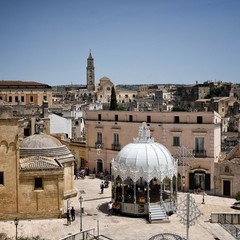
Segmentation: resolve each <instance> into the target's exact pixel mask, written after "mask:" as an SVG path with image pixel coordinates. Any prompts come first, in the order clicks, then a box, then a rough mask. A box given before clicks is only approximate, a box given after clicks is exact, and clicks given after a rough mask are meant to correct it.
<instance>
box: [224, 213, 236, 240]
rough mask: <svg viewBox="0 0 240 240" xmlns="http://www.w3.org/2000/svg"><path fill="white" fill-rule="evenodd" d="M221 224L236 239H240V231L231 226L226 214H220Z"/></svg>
mask: <svg viewBox="0 0 240 240" xmlns="http://www.w3.org/2000/svg"><path fill="white" fill-rule="evenodd" d="M219 223H220V224H221V226H222V227H223V228H224V229H225V230H226V231H228V232H229V233H230V234H231V235H232V236H233V237H235V238H236V239H240V229H239V228H237V227H236V226H234V225H233V224H231V223H230V222H229V221H228V220H227V219H226V215H225V214H219Z"/></svg>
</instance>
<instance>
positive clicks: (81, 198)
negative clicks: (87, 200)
mask: <svg viewBox="0 0 240 240" xmlns="http://www.w3.org/2000/svg"><path fill="white" fill-rule="evenodd" d="M78 200H79V203H80V232H82V202H83V197H82V196H81V195H80V197H79V199H78Z"/></svg>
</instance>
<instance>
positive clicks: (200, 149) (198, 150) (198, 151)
mask: <svg viewBox="0 0 240 240" xmlns="http://www.w3.org/2000/svg"><path fill="white" fill-rule="evenodd" d="M195 155H196V156H197V157H201V156H204V155H205V150H204V138H203V137H197V138H195Z"/></svg>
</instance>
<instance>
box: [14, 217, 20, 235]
mask: <svg viewBox="0 0 240 240" xmlns="http://www.w3.org/2000/svg"><path fill="white" fill-rule="evenodd" d="M18 223H19V219H18V218H17V217H16V218H15V219H14V224H15V226H16V240H17V239H18V237H17V228H18Z"/></svg>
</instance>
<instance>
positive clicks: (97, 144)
mask: <svg viewBox="0 0 240 240" xmlns="http://www.w3.org/2000/svg"><path fill="white" fill-rule="evenodd" d="M95 148H97V149H102V148H103V143H102V142H96V143H95Z"/></svg>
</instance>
